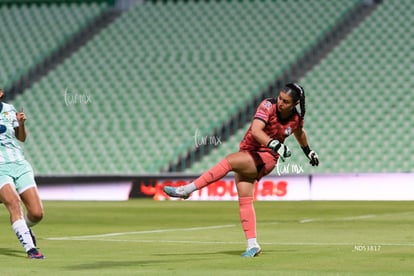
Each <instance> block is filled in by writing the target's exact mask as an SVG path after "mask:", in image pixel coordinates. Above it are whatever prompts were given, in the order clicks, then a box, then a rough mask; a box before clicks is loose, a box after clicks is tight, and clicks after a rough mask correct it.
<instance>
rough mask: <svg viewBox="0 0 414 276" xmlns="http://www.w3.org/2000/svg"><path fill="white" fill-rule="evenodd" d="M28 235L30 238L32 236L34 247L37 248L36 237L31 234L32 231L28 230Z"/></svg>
mask: <svg viewBox="0 0 414 276" xmlns="http://www.w3.org/2000/svg"><path fill="white" fill-rule="evenodd" d="M29 233H30V236H32V240H33V244H34V246H35V247H37V242H36V236H35V234H34V233H33V231H32V229H30V228H29Z"/></svg>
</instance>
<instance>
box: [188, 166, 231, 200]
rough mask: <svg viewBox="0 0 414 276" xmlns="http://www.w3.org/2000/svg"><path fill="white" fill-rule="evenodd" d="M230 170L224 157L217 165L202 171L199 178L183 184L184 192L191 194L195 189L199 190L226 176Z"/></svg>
mask: <svg viewBox="0 0 414 276" xmlns="http://www.w3.org/2000/svg"><path fill="white" fill-rule="evenodd" d="M231 170H232V168H231V166H230V163H229V161H228V160H227V159H226V158H224V159H223V160H221V161H220V162H219V163H218V164H217V165H215V166H214V167H212V168H211V169H209V170H208V171H206V172H205V173H203V174H202V175H201V176H200V177H199V178H197V179H196V180H194V181H193V182H192V183H190V184H188V185H185V186H183V189H184V192H185V193H186V194H191V193H192V192H194V191H195V190H200V189H201V188H203V187H205V186H207V185H209V184H211V183H214V182H216V181H217V180H220V179H221V178H223V177H224V176H226V175H227V174H228V173H229V172H230V171H231Z"/></svg>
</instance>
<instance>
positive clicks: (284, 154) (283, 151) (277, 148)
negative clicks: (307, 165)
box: [267, 139, 292, 162]
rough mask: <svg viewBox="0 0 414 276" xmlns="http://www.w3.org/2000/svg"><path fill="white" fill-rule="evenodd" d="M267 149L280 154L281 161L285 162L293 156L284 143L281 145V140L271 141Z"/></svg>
mask: <svg viewBox="0 0 414 276" xmlns="http://www.w3.org/2000/svg"><path fill="white" fill-rule="evenodd" d="M267 147H268V148H270V149H272V151H273V152H275V153H277V154H279V157H280V159H281V160H282V161H283V162H285V158H288V157H290V156H291V155H292V153H291V152H290V149H289V148H288V146H286V145H285V144H283V143H280V142H279V140H276V139H275V140H270V142H269V143H268V144H267Z"/></svg>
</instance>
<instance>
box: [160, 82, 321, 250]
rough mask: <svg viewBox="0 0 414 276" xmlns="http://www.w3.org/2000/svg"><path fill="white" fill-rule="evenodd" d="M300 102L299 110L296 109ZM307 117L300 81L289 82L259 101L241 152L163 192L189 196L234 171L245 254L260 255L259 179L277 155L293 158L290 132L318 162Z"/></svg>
mask: <svg viewBox="0 0 414 276" xmlns="http://www.w3.org/2000/svg"><path fill="white" fill-rule="evenodd" d="M298 104H299V105H300V113H299V112H298V111H297V109H296V105H298ZM304 117H305V91H304V89H303V88H302V87H301V86H300V85H298V84H297V83H289V84H286V86H285V87H284V88H283V89H281V91H280V92H279V95H278V96H277V98H269V99H265V100H264V101H262V102H261V103H260V105H259V107H258V108H257V111H256V113H255V115H254V117H253V120H252V123H251V125H250V127H249V129H248V131H247V132H246V134H245V136H244V138H243V140H242V141H241V143H240V151H238V152H235V153H231V154H229V155H227V156H226V157H225V158H224V159H222V160H221V161H220V162H219V163H218V164H216V165H215V166H213V167H212V168H210V169H209V170H208V171H206V172H204V173H203V174H202V175H201V176H200V177H199V178H197V179H196V180H194V181H193V182H191V183H189V184H187V185H184V186H180V187H172V186H165V187H164V192H165V193H166V194H168V195H169V196H171V197H179V198H183V199H186V198H188V197H189V196H190V194H191V193H192V192H194V191H195V190H199V189H201V188H203V187H205V186H207V185H209V184H211V183H214V182H216V181H217V180H220V179H221V178H223V177H224V176H226V175H227V174H228V173H229V172H230V171H233V172H235V180H236V181H235V182H236V188H237V193H238V197H239V207H240V221H241V224H242V227H243V231H244V233H245V236H246V239H247V249H246V251H245V252H244V253H243V254H242V256H243V257H255V256H258V255H259V254H260V253H261V247H260V245H259V243H258V241H257V238H256V214H255V211H254V206H253V196H254V184H255V183H256V181H259V180H260V179H261V178H262V177H263V176H265V175H267V174H269V173H270V172H271V171H272V170H273V169H274V167H275V166H276V164H277V160H278V158H281V159H282V160H283V161H284V159H285V158H288V157H290V154H291V153H290V150H289V148H288V147H287V146H286V145H284V144H283V143H284V141H285V138H286V137H288V136H289V135H291V134H294V136H295V138H296V140H297V142H298V143H299V145H300V146H301V148H302V150H303V152H304V153H305V155H306V156H307V157H308V159H309V160H310V164H311V165H312V166H318V165H319V159H318V155H317V154H316V153H315V152H314V151H313V150H311V149H310V148H309V144H308V140H307V137H306V132H305V130H304V128H303V125H304Z"/></svg>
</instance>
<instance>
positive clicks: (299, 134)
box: [294, 128, 319, 166]
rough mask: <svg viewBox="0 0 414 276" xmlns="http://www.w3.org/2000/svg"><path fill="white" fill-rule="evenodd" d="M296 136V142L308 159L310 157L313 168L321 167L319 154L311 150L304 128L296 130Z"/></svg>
mask: <svg viewBox="0 0 414 276" xmlns="http://www.w3.org/2000/svg"><path fill="white" fill-rule="evenodd" d="M294 134H295V138H296V140H297V141H298V143H299V145H300V147H301V148H302V150H303V152H304V153H305V155H306V157H308V159H309V163H310V164H311V165H312V166H318V165H319V157H318V154H317V153H316V152H315V151H313V150H311V149H310V147H309V144H308V138H307V137H306V131H305V130H304V129H303V128H300V129H298V130H296V131H295V132H294Z"/></svg>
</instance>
